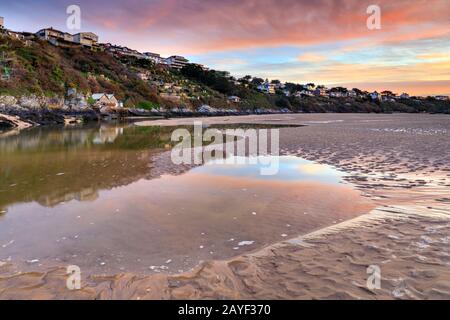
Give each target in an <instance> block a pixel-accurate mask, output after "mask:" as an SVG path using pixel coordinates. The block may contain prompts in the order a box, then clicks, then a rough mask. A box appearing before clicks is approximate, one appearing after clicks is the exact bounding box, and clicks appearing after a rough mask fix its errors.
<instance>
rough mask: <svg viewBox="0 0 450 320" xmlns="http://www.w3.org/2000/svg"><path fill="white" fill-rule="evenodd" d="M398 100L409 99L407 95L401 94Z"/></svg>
mask: <svg viewBox="0 0 450 320" xmlns="http://www.w3.org/2000/svg"><path fill="white" fill-rule="evenodd" d="M400 99H409V94H407V93H402V94H401V95H400Z"/></svg>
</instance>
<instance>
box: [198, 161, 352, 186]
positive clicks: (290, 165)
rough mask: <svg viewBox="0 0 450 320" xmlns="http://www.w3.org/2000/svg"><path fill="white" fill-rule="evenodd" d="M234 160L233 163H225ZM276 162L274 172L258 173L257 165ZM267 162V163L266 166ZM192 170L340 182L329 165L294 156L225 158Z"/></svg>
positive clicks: (266, 177)
mask: <svg viewBox="0 0 450 320" xmlns="http://www.w3.org/2000/svg"><path fill="white" fill-rule="evenodd" d="M227 162H229V163H234V164H227ZM274 162H276V163H277V164H278V165H279V170H278V173H277V174H275V175H261V168H263V167H268V165H269V164H272V163H274ZM266 164H267V165H266ZM193 172H196V173H204V174H210V175H220V176H228V177H243V178H253V179H264V180H281V181H320V182H326V183H334V184H336V183H340V182H341V181H342V175H343V174H342V172H339V171H337V170H335V169H333V168H331V167H330V166H326V165H320V164H317V163H314V162H312V161H308V160H305V159H301V158H298V157H294V156H283V157H269V156H260V157H250V158H243V157H229V158H228V159H227V161H220V160H219V161H217V160H216V161H210V162H208V163H207V164H206V165H204V166H202V167H198V168H195V169H193Z"/></svg>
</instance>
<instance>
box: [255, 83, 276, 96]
mask: <svg viewBox="0 0 450 320" xmlns="http://www.w3.org/2000/svg"><path fill="white" fill-rule="evenodd" d="M258 90H259V91H262V92H265V93H268V94H275V85H274V84H272V83H269V82H268V81H265V82H264V83H263V84H260V85H259V86H258Z"/></svg>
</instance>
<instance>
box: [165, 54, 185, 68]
mask: <svg viewBox="0 0 450 320" xmlns="http://www.w3.org/2000/svg"><path fill="white" fill-rule="evenodd" d="M165 62H166V63H167V65H168V66H169V67H170V68H172V69H177V70H181V69H183V67H184V66H186V65H187V64H188V63H189V60H188V59H186V58H185V57H181V56H171V57H169V58H167V59H166V60H165Z"/></svg>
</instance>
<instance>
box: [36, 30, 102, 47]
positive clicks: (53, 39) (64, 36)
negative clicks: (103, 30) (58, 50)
mask: <svg viewBox="0 0 450 320" xmlns="http://www.w3.org/2000/svg"><path fill="white" fill-rule="evenodd" d="M36 36H37V37H38V38H39V39H42V40H46V41H49V42H50V43H52V44H54V45H59V44H62V43H70V44H80V45H83V46H87V47H92V46H93V45H96V44H97V43H98V36H97V35H96V34H95V33H92V32H81V33H77V34H75V35H71V34H70V33H67V32H62V31H59V30H56V29H53V28H46V29H42V30H39V31H38V32H36Z"/></svg>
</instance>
